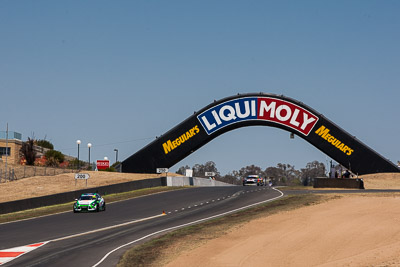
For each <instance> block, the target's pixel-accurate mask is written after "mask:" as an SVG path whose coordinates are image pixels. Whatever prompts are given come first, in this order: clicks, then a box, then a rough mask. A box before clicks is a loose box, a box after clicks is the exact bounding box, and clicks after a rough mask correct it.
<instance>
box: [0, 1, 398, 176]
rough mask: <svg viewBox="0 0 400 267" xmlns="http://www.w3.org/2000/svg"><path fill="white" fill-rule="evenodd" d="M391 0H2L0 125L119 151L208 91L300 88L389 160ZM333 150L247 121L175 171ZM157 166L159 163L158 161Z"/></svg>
mask: <svg viewBox="0 0 400 267" xmlns="http://www.w3.org/2000/svg"><path fill="white" fill-rule="evenodd" d="M399 12H400V1H366V0H362V1H319V0H318V1H98V0H96V1H50V0H49V1H40V0H38V1H11V0H2V1H0V91H1V104H0V114H1V117H0V129H1V130H5V128H6V123H7V122H8V123H9V127H10V130H12V131H17V132H20V133H22V134H23V139H24V140H26V138H27V137H28V136H32V133H34V136H35V137H36V138H38V139H43V138H45V137H46V138H47V140H49V141H51V142H52V143H53V144H54V145H55V149H57V150H61V151H62V152H63V153H65V154H69V155H71V156H76V154H77V147H76V143H75V142H76V140H77V139H80V140H82V145H81V156H80V158H81V159H83V160H87V157H88V151H87V147H86V144H87V143H88V142H90V143H92V144H93V147H92V156H91V158H92V159H93V160H95V159H102V158H103V157H104V156H107V157H109V158H110V159H111V161H112V162H114V161H115V153H114V151H113V150H114V148H117V149H118V150H119V159H120V160H123V159H125V158H127V157H128V156H130V155H131V154H133V153H134V152H136V151H137V150H139V149H140V148H142V147H143V146H145V145H146V144H147V143H149V142H150V141H152V140H153V139H154V138H155V136H159V135H161V134H163V133H165V132H166V131H168V130H169V129H171V128H172V127H174V126H175V125H176V124H177V123H180V122H181V121H182V120H184V119H186V118H187V117H189V116H190V115H191V114H193V112H194V111H195V110H199V109H201V108H203V107H204V106H206V105H208V104H209V103H211V102H212V101H213V100H214V99H221V98H224V97H227V96H231V95H235V94H237V93H249V92H266V93H276V94H283V95H286V96H289V97H292V98H294V99H297V100H300V101H302V102H304V103H305V104H307V105H309V106H311V107H312V108H314V109H316V110H317V111H319V112H321V113H323V114H324V115H325V116H326V117H327V118H329V119H331V120H332V121H334V122H335V123H336V124H338V125H339V126H341V127H342V128H344V129H345V130H346V131H348V132H350V133H351V134H352V135H355V136H356V137H357V138H358V139H360V140H361V141H363V142H364V143H366V144H367V145H369V146H370V147H372V148H373V149H375V150H376V151H378V152H379V153H381V154H382V155H384V156H385V157H386V158H388V159H390V160H391V161H393V162H395V163H397V160H400V153H399V146H400V145H399V133H400V123H399V110H400V108H399V96H400V90H399V86H400V52H399V51H400V50H399V47H400V16H399ZM208 160H212V161H214V162H215V163H216V164H217V167H218V169H219V170H220V171H221V172H222V173H223V174H225V173H227V172H228V171H231V170H237V169H240V168H241V167H243V166H246V165H249V164H256V165H259V166H261V167H263V168H266V167H268V166H275V165H276V164H277V163H279V162H281V163H289V164H292V165H295V167H296V168H298V169H300V168H303V167H304V166H305V165H306V163H307V162H310V161H313V160H319V161H322V162H324V163H326V161H327V160H329V159H328V158H327V157H326V156H325V155H324V154H323V153H322V152H320V151H319V150H317V149H316V148H314V147H313V146H311V145H309V144H308V143H306V142H305V141H303V140H302V139H300V138H295V139H294V140H291V139H289V133H288V132H286V131H282V130H279V129H276V128H270V127H248V128H242V129H238V130H235V131H232V132H230V133H227V134H225V135H223V136H221V137H219V138H217V139H215V140H214V141H212V142H211V143H209V144H207V145H206V146H204V147H203V148H201V149H200V150H198V151H197V152H196V153H194V154H192V155H191V156H190V157H188V158H187V159H185V160H183V161H182V162H180V163H178V164H177V165H176V166H174V167H173V168H172V169H171V170H173V171H175V170H176V169H177V168H178V167H180V166H182V165H186V164H188V165H190V166H192V165H194V164H195V163H204V162H206V161H208ZM161 167H162V166H161Z"/></svg>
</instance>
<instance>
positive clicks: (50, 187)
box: [0, 171, 177, 203]
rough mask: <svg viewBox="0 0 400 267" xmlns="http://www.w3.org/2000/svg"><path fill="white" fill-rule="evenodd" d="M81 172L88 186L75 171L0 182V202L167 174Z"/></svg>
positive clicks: (171, 174)
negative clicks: (85, 177)
mask: <svg viewBox="0 0 400 267" xmlns="http://www.w3.org/2000/svg"><path fill="white" fill-rule="evenodd" d="M81 173H87V174H89V176H90V178H89V179H88V181H87V187H86V181H85V180H77V181H75V173H63V174H59V175H54V176H34V177H29V178H24V179H20V180H16V181H11V182H6V183H0V203H1V202H7V201H13V200H19V199H25V198H32V197H39V196H45V195H51V194H57V193H62V192H69V191H75V190H80V189H85V188H93V187H99V186H105V185H112V184H117V183H124V182H130V181H135V180H143V179H151V178H157V177H161V176H165V174H141V173H118V172H100V171H83V172H81ZM168 176H177V174H174V173H169V174H168Z"/></svg>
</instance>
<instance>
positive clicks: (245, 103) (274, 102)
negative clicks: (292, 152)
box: [197, 97, 318, 136]
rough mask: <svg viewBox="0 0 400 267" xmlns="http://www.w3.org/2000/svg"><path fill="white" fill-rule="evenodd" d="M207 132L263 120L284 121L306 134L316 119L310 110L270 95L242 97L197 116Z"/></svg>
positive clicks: (284, 123)
mask: <svg viewBox="0 0 400 267" xmlns="http://www.w3.org/2000/svg"><path fill="white" fill-rule="evenodd" d="M197 119H198V120H199V121H200V123H201V125H202V126H203V128H204V130H206V132H207V134H209V135H210V134H212V133H214V132H216V131H218V130H220V129H222V128H223V127H226V126H228V125H230V124H233V123H238V122H241V121H248V120H263V121H269V122H273V123H277V124H281V125H285V126H287V127H289V128H291V129H293V130H296V131H297V132H299V133H301V134H303V135H305V136H308V134H309V133H310V132H311V130H312V129H313V128H314V126H315V124H316V123H317V121H318V117H317V116H316V115H314V114H313V113H311V112H310V111H308V110H306V109H304V108H302V107H300V106H298V105H296V104H293V103H291V102H288V101H285V100H281V99H277V98H273V97H244V98H238V99H234V100H230V101H226V102H224V103H221V104H219V105H217V106H215V107H212V108H210V109H208V110H206V111H204V112H203V113H201V114H200V115H198V116H197Z"/></svg>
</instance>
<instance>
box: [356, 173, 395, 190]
mask: <svg viewBox="0 0 400 267" xmlns="http://www.w3.org/2000/svg"><path fill="white" fill-rule="evenodd" d="M360 178H362V179H363V181H364V187H365V189H400V173H374V174H366V175H362V176H360Z"/></svg>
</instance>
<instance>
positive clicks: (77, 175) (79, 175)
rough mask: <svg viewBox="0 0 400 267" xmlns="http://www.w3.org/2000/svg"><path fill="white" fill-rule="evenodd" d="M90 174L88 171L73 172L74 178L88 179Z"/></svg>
mask: <svg viewBox="0 0 400 267" xmlns="http://www.w3.org/2000/svg"><path fill="white" fill-rule="evenodd" d="M89 178H90V175H89V174H88V173H75V179H85V180H87V179H89Z"/></svg>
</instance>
